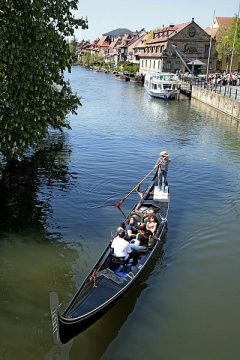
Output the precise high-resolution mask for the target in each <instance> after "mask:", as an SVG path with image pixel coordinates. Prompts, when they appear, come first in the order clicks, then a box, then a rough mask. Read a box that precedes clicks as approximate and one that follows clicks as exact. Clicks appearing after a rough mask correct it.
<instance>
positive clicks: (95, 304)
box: [51, 174, 168, 343]
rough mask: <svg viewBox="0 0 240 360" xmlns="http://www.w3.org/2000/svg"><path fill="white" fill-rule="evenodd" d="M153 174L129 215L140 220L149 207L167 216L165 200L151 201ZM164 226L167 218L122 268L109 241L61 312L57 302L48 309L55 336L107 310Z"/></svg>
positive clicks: (143, 264)
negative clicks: (133, 259)
mask: <svg viewBox="0 0 240 360" xmlns="http://www.w3.org/2000/svg"><path fill="white" fill-rule="evenodd" d="M156 177H157V174H155V176H154V178H153V180H152V182H151V183H150V185H149V187H148V188H147V189H146V191H145V193H144V194H143V196H142V198H141V201H140V202H139V203H138V204H137V206H136V207H134V208H133V210H132V211H131V212H130V213H129V216H136V217H138V216H139V218H140V220H141V222H142V221H144V216H145V217H146V216H147V215H148V214H149V212H150V211H151V212H152V211H154V212H155V214H156V215H157V216H158V218H159V219H160V220H161V219H162V218H163V217H164V218H166V217H167V213H168V202H167V203H166V202H165V203H162V204H160V205H161V206H160V205H159V204H158V205H156V204H155V202H154V201H153V189H154V185H156ZM129 216H128V217H129ZM166 230H167V222H166V219H164V221H162V222H161V224H159V227H158V231H157V233H156V235H155V237H154V239H153V243H152V244H151V245H150V246H149V247H148V248H147V249H145V250H144V251H141V252H140V253H138V254H137V257H138V259H137V264H136V265H135V266H132V265H131V264H129V265H130V267H129V266H128V267H127V268H124V267H123V265H121V264H115V263H113V262H112V255H111V247H110V245H108V246H107V248H106V249H105V251H104V252H103V254H102V256H101V257H100V259H99V261H98V262H97V264H96V265H95V266H94V267H93V269H92V270H91V272H90V273H89V275H88V276H87V278H86V279H85V281H84V282H83V284H82V286H81V287H80V289H79V290H78V291H77V293H76V294H75V296H74V297H73V299H72V300H71V302H70V303H69V305H68V306H67V308H66V309H65V310H64V312H63V313H62V314H60V313H59V309H58V306H57V305H56V307H55V309H54V307H53V308H52V309H51V313H52V314H54V318H53V328H54V329H55V340H56V339H59V340H60V341H61V342H62V343H66V342H68V341H69V340H71V339H72V338H73V337H74V336H76V335H78V334H79V333H81V332H82V331H84V330H86V329H87V328H88V327H89V326H91V325H92V324H93V323H95V322H96V321H97V320H98V319H99V318H100V317H102V316H103V315H104V314H105V313H106V312H108V311H109V310H110V309H111V308H112V307H113V306H114V305H115V304H116V303H117V302H118V301H119V300H120V299H121V297H122V296H123V295H124V294H126V293H127V291H128V290H129V289H130V288H131V287H132V286H133V285H134V283H135V282H136V281H137V279H138V278H139V277H140V276H141V275H142V274H143V273H144V272H145V270H147V268H148V265H149V263H150V262H151V261H152V259H153V257H154V254H155V253H156V252H157V249H159V248H160V247H161V245H162V243H163V240H164V237H165V233H166ZM119 269H120V270H119ZM56 314H57V316H56Z"/></svg>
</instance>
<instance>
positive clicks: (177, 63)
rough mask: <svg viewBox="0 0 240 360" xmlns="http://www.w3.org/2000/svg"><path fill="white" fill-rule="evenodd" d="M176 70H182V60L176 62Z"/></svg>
mask: <svg viewBox="0 0 240 360" xmlns="http://www.w3.org/2000/svg"><path fill="white" fill-rule="evenodd" d="M175 70H180V61H176V62H175Z"/></svg>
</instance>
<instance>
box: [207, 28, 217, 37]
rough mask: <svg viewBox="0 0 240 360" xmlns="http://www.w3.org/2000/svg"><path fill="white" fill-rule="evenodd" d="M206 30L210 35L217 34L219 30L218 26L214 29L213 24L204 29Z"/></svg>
mask: <svg viewBox="0 0 240 360" xmlns="http://www.w3.org/2000/svg"><path fill="white" fill-rule="evenodd" d="M204 30H205V31H206V33H207V34H208V35H210V36H213V37H214V36H215V35H216V32H217V30H218V29H216V28H213V29H212V27H211V26H208V27H207V28H206V29H204Z"/></svg>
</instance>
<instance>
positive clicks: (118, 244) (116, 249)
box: [111, 227, 132, 260]
mask: <svg viewBox="0 0 240 360" xmlns="http://www.w3.org/2000/svg"><path fill="white" fill-rule="evenodd" d="M124 236H125V231H124V229H123V228H121V227H120V228H118V229H117V236H116V237H115V238H114V239H113V241H112V244H111V248H112V249H113V254H114V256H116V257H119V258H124V260H128V258H129V254H130V253H131V252H132V249H131V247H130V245H129V242H128V241H127V240H125V239H124Z"/></svg>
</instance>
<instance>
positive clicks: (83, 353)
mask: <svg viewBox="0 0 240 360" xmlns="http://www.w3.org/2000/svg"><path fill="white" fill-rule="evenodd" d="M166 239H167V234H165V238H164V243H165V241H166ZM164 243H163V244H164ZM157 264H159V266H160V267H161V268H163V267H164V266H165V265H164V248H163V245H162V246H161V247H160V248H159V249H158V251H157V252H156V254H155V255H154V258H153V259H152V261H151V263H150V264H149V266H148V267H147V269H146V270H145V272H144V273H143V274H142V276H140V278H139V279H138V280H137V282H136V283H135V284H134V285H133V287H132V288H131V289H130V290H129V292H127V294H126V295H125V296H124V297H123V298H121V299H120V300H119V302H118V303H117V304H116V305H115V306H113V308H112V309H111V310H109V311H108V312H107V313H106V314H105V315H104V316H103V317H102V318H100V319H99V320H98V321H97V322H96V323H95V324H93V325H92V326H91V327H90V328H88V329H87V330H86V331H84V332H83V333H82V334H80V335H78V336H77V337H76V338H74V339H73V340H71V341H70V342H69V343H67V344H64V345H54V346H53V347H52V349H51V351H50V352H49V353H48V354H47V356H46V360H50V359H54V360H62V359H64V360H67V359H77V358H78V357H79V356H80V357H81V358H82V359H84V360H93V359H96V360H97V359H100V358H102V356H104V354H105V352H106V351H107V349H108V346H109V345H110V344H111V343H112V342H113V340H114V339H115V338H117V336H118V333H119V331H120V329H121V328H122V326H123V325H124V323H126V322H127V320H128V318H129V316H130V314H131V313H132V312H133V311H134V308H135V305H136V303H137V301H138V298H139V297H140V295H141V293H142V292H143V291H144V289H146V288H147V287H148V282H149V280H150V278H151V276H152V273H153V272H154V270H155V267H156V266H157Z"/></svg>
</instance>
